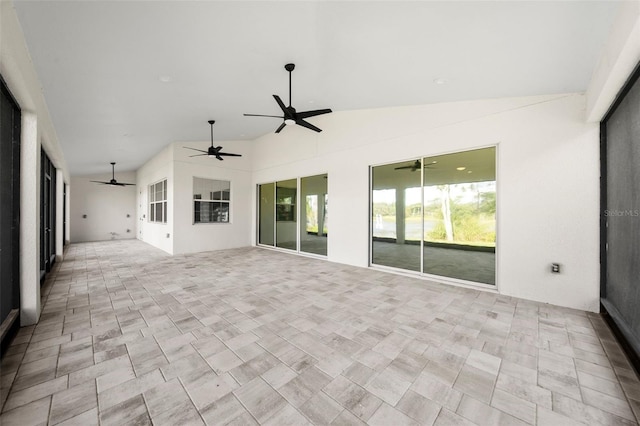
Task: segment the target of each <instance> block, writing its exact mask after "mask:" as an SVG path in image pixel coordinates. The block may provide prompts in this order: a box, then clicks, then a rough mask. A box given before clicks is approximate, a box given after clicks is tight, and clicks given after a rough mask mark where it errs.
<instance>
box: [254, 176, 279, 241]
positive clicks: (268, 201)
mask: <svg viewBox="0 0 640 426" xmlns="http://www.w3.org/2000/svg"><path fill="white" fill-rule="evenodd" d="M258 196H259V197H260V211H259V212H258V215H259V223H258V228H259V229H258V233H259V235H258V243H260V244H264V245H268V246H273V245H274V242H275V238H274V229H275V228H274V220H275V199H276V194H275V184H273V183H267V184H264V185H258Z"/></svg>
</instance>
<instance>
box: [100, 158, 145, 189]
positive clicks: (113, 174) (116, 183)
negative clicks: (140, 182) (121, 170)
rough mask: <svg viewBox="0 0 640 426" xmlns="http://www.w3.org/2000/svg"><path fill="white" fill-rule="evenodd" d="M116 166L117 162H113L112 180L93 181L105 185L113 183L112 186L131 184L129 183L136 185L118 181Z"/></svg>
mask: <svg viewBox="0 0 640 426" xmlns="http://www.w3.org/2000/svg"><path fill="white" fill-rule="evenodd" d="M115 166H116V163H111V180H110V181H109V182H102V181H99V180H92V181H91V182H95V183H101V184H103V185H111V186H129V185H133V186H135V183H123V182H118V181H117V180H116V172H115Z"/></svg>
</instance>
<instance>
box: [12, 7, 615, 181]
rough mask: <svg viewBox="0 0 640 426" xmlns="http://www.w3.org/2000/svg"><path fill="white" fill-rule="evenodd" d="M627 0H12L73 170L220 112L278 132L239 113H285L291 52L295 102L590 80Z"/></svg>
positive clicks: (138, 150)
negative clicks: (282, 109) (282, 102)
mask: <svg viewBox="0 0 640 426" xmlns="http://www.w3.org/2000/svg"><path fill="white" fill-rule="evenodd" d="M618 7H619V3H617V2H613V1H607V2H595V1H566V2H556V1H540V2H524V1H500V2H483V1H471V2H457V1H447V2H432V1H424V2H422V1H410V2H399V1H386V2H385V1H348V2H347V1H255V2H249V1H196V2H191V1H136V2H130V1H55V0H53V1H20V0H17V1H15V8H16V10H17V12H18V17H19V19H20V23H21V25H22V28H23V31H24V34H25V38H26V40H27V44H28V48H29V51H30V54H31V57H32V60H33V62H34V65H35V68H36V71H37V72H38V76H39V78H40V81H41V83H42V86H43V91H44V95H45V99H46V102H47V105H48V108H49V111H50V114H51V117H52V120H53V124H54V126H55V128H56V132H57V136H58V139H59V141H60V143H61V145H62V148H63V151H64V155H65V158H66V161H67V163H68V165H69V168H70V172H71V174H73V175H80V174H89V173H101V172H105V171H108V170H109V167H110V166H109V161H117V162H118V168H119V170H121V171H125V170H134V169H137V168H138V167H139V166H140V165H142V164H143V163H144V162H145V161H147V160H148V159H149V158H150V157H151V156H152V155H154V154H155V153H157V152H158V151H159V150H160V149H161V148H162V147H164V146H166V145H167V144H169V143H171V142H174V141H203V140H208V138H209V125H208V124H207V120H209V119H215V120H216V136H215V137H216V140H238V139H254V138H256V137H257V136H260V135H262V134H265V133H268V132H272V131H273V130H274V129H275V128H276V127H277V126H278V125H279V124H280V123H279V121H278V120H276V119H268V118H253V117H252V118H249V117H243V116H242V114H243V113H258V114H274V115H279V113H280V111H279V110H278V107H277V105H276V103H275V101H274V100H273V98H272V96H271V95H273V94H278V95H280V96H281V97H282V99H283V100H285V102H286V101H287V100H288V99H287V98H288V93H287V90H288V81H287V73H286V71H285V70H284V69H283V66H284V64H285V63H287V62H295V63H296V70H295V71H294V73H293V105H294V106H295V107H296V108H298V110H307V109H316V108H325V107H329V108H332V109H333V110H334V111H336V112H339V111H345V110H352V109H364V108H379V107H390V106H400V105H416V104H428V103H436V102H447V101H457V100H469V99H481V98H497V97H507V96H526V95H537V94H554V93H565V92H580V91H584V90H586V88H587V84H588V82H589V79H590V77H591V74H592V72H593V70H594V67H595V65H596V62H597V60H598V58H599V56H600V54H601V51H602V48H603V46H604V43H605V41H606V38H607V35H608V33H609V31H610V30H611V28H610V27H611V24H612V22H613V18H614V16H615V13H616V11H617V9H618ZM439 79H442V80H444V82H445V83H444V84H436V83H435V81H437V80H439ZM164 80H166V81H164ZM309 121H310V122H313V119H310V120H309ZM328 123H329V124H330V122H328ZM324 130H325V131H328V130H330V129H327V128H325V129H324ZM284 131H286V129H285V130H284Z"/></svg>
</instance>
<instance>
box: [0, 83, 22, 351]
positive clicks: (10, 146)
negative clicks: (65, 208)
mask: <svg viewBox="0 0 640 426" xmlns="http://www.w3.org/2000/svg"><path fill="white" fill-rule="evenodd" d="M0 92H1V94H0V123H2V125H1V126H0V206H2V207H1V208H0V323H2V322H3V321H4V320H5V319H7V317H8V316H9V314H10V313H11V311H12V310H13V309H18V310H19V308H20V263H19V262H20V259H19V253H20V108H19V107H18V104H17V103H16V102H15V100H14V99H13V97H12V96H11V93H10V92H9V89H8V88H7V86H6V85H5V83H4V80H2V78H1V77H0ZM15 324H16V325H17V324H19V321H16V322H15ZM4 348H6V345H5V342H4V341H3V342H2V349H3V351H4Z"/></svg>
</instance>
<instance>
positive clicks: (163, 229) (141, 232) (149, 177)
mask: <svg viewBox="0 0 640 426" xmlns="http://www.w3.org/2000/svg"><path fill="white" fill-rule="evenodd" d="M173 170H174V166H173V148H172V146H171V145H167V146H166V147H165V148H164V149H163V150H162V151H160V152H159V153H158V154H157V155H156V156H155V157H153V158H152V159H151V160H149V161H148V162H146V163H145V164H144V165H143V166H142V167H141V168H139V169H138V170H137V173H136V176H137V185H136V191H137V194H136V220H137V229H136V236H137V238H138V239H139V240H142V241H144V242H145V243H148V244H151V245H152V246H154V247H157V248H159V249H160V250H164V251H166V252H167V253H169V254H173V219H174V218H173V205H174V203H173ZM164 179H166V180H167V216H168V217H167V223H154V222H149V206H148V204H147V203H148V195H149V185H151V184H153V183H156V182H159V181H162V180H164Z"/></svg>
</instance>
